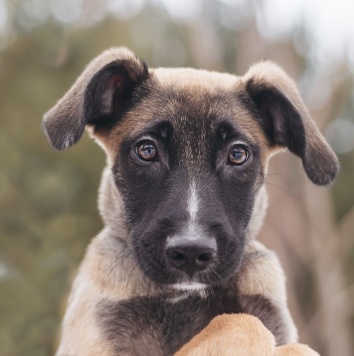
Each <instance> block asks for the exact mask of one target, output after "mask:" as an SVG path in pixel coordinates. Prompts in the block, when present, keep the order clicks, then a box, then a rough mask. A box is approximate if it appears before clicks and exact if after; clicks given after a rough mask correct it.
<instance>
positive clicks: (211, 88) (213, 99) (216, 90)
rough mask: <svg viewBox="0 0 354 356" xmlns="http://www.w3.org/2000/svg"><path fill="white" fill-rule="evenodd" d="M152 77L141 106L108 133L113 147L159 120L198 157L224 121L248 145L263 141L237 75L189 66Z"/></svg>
mask: <svg viewBox="0 0 354 356" xmlns="http://www.w3.org/2000/svg"><path fill="white" fill-rule="evenodd" d="M151 79H152V80H151V81H150V82H149V87H148V90H146V91H143V94H142V95H143V97H142V98H141V100H139V103H138V104H137V105H135V106H134V107H133V108H132V109H131V110H130V111H129V112H127V114H126V115H125V118H124V120H122V122H120V123H119V124H118V125H117V127H116V128H115V129H114V130H113V132H112V133H111V134H110V135H109V136H110V137H109V141H111V143H112V141H114V143H116V144H118V143H119V142H121V141H122V139H125V138H127V137H136V136H139V135H143V134H144V133H145V131H146V130H148V129H149V128H151V127H152V126H153V125H154V124H156V123H158V122H161V121H168V122H169V123H170V124H171V126H172V128H173V132H174V138H175V139H178V140H180V141H181V143H182V144H185V147H186V149H188V150H189V151H190V150H193V151H199V153H200V154H201V153H202V152H203V150H204V147H205V145H206V141H208V140H210V138H211V137H215V136H216V134H217V131H218V129H219V128H220V125H221V124H222V123H224V122H229V123H230V124H232V126H233V127H234V128H235V129H236V131H237V132H238V133H239V134H240V136H241V137H243V138H245V139H247V141H249V142H251V143H254V144H261V145H263V144H264V143H265V142H264V135H263V134H262V130H261V128H260V126H259V123H258V122H257V120H255V118H254V117H253V116H252V113H251V111H250V110H249V109H248V108H247V107H246V106H245V105H244V104H243V103H242V100H241V99H240V97H239V96H240V94H241V93H240V92H241V89H240V87H241V85H240V83H241V79H240V78H239V77H237V76H234V75H231V74H226V73H217V72H209V71H205V70H196V69H190V68H173V69H172V68H171V69H169V68H158V69H154V70H151ZM105 141H106V142H107V140H105ZM209 142H210V141H209ZM115 151H116V149H115ZM195 153H198V152H195Z"/></svg>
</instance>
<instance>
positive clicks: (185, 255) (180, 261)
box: [166, 238, 216, 277]
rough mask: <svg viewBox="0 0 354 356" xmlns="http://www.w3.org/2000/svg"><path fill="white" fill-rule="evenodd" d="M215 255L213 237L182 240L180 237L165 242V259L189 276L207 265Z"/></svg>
mask: <svg viewBox="0 0 354 356" xmlns="http://www.w3.org/2000/svg"><path fill="white" fill-rule="evenodd" d="M215 255H216V243H215V240H214V239H198V240H192V241H189V240H184V239H183V238H180V239H178V240H175V241H174V242H173V244H170V245H169V244H167V247H166V259H167V262H168V263H169V264H170V265H172V266H173V267H175V268H177V269H179V270H181V271H184V272H186V273H187V274H188V275H189V276H190V277H192V276H193V274H195V273H196V272H199V271H202V270H204V269H206V268H207V267H208V265H210V264H211V263H212V261H213V260H214V258H215Z"/></svg>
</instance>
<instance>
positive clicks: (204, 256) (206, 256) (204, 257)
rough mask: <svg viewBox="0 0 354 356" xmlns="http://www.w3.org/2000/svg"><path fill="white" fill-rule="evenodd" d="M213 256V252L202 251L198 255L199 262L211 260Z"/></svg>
mask: <svg viewBox="0 0 354 356" xmlns="http://www.w3.org/2000/svg"><path fill="white" fill-rule="evenodd" d="M211 258H212V255H211V253H202V254H201V255H199V256H198V257H197V262H201V263H204V262H209V261H210V260H211Z"/></svg>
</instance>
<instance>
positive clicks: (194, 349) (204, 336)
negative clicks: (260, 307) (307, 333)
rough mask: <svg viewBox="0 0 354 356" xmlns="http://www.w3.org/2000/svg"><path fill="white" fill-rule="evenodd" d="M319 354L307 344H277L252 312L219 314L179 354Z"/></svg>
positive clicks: (202, 355)
mask: <svg viewBox="0 0 354 356" xmlns="http://www.w3.org/2000/svg"><path fill="white" fill-rule="evenodd" d="M217 355H223V356H234V355H247V356H260V355H262V356H316V355H317V356H319V355H318V353H317V352H315V351H313V350H311V349H310V348H309V347H308V346H306V345H301V344H289V345H284V346H280V347H276V345H275V339H274V336H273V335H272V334H271V333H270V332H269V331H268V330H267V329H266V328H265V327H264V325H263V324H262V323H261V322H260V321H259V319H257V318H255V317H254V316H251V315H246V314H236V315H235V314H230V315H227V314H223V315H219V316H217V317H215V318H214V319H213V320H212V321H211V322H210V323H209V325H208V326H207V327H206V328H205V329H204V330H202V331H201V332H200V333H199V334H198V335H196V336H194V337H193V339H192V340H191V341H190V342H189V343H188V344H186V345H185V346H183V347H182V348H181V349H180V350H179V351H178V352H177V353H176V354H175V356H217Z"/></svg>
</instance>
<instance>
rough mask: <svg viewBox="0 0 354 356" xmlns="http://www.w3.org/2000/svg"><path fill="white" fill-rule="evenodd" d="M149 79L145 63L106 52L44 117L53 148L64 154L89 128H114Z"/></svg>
mask: <svg viewBox="0 0 354 356" xmlns="http://www.w3.org/2000/svg"><path fill="white" fill-rule="evenodd" d="M148 76H149V72H148V69H147V67H146V65H145V63H144V62H142V61H140V60H139V59H137V58H136V57H135V55H134V54H133V53H132V52H131V51H129V50H128V49H126V48H122V47H121V48H112V49H110V50H107V51H105V52H103V53H102V54H101V55H100V56H98V57H97V58H95V59H94V60H93V61H92V62H91V63H89V65H88V66H87V67H86V69H85V70H84V71H83V73H82V74H81V75H80V76H79V78H78V79H77V80H76V82H75V83H74V84H73V86H72V87H71V88H70V90H69V91H68V92H67V93H66V94H65V95H64V97H63V98H62V99H60V100H59V101H58V103H57V104H56V105H55V106H54V107H53V108H52V109H51V110H49V111H48V112H47V113H46V114H45V115H44V118H43V124H42V126H43V128H44V131H45V133H46V135H47V137H48V139H49V141H50V142H51V144H52V146H53V147H54V148H55V149H57V150H63V149H65V148H67V147H69V146H71V145H73V144H74V143H76V142H77V141H78V140H79V139H80V137H81V135H82V133H83V131H84V128H85V125H87V124H90V125H94V126H95V127H100V126H104V125H109V124H112V122H113V121H114V120H116V119H117V116H118V115H119V112H120V111H122V110H123V109H124V108H125V107H126V105H127V102H128V101H129V100H128V99H129V97H130V96H131V94H132V92H133V90H134V88H135V87H136V86H137V85H139V84H141V83H142V82H143V81H145V80H146V79H147V78H148Z"/></svg>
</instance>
